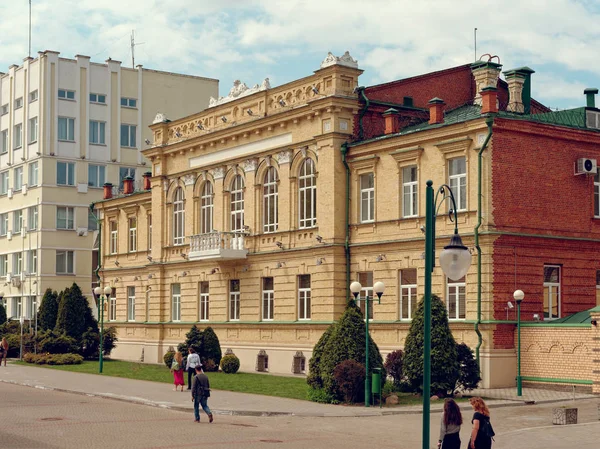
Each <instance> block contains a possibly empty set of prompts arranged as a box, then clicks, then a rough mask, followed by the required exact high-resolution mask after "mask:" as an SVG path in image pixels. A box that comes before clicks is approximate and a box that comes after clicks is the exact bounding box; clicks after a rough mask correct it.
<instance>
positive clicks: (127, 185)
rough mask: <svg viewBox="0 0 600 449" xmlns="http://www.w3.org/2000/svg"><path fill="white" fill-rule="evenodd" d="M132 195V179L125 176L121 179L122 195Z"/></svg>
mask: <svg viewBox="0 0 600 449" xmlns="http://www.w3.org/2000/svg"><path fill="white" fill-rule="evenodd" d="M132 193H133V178H132V177H131V176H126V177H125V179H123V194H125V195H130V194H132Z"/></svg>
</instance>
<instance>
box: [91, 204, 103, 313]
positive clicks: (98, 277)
mask: <svg viewBox="0 0 600 449" xmlns="http://www.w3.org/2000/svg"><path fill="white" fill-rule="evenodd" d="M90 212H91V213H92V215H93V216H94V218H95V219H96V223H98V266H97V267H96V269H95V270H94V274H95V275H96V279H98V285H100V275H99V274H98V273H99V272H100V268H101V267H102V263H101V260H102V222H101V221H100V220H98V217H96V214H94V203H92V204H90ZM98 316H100V315H98Z"/></svg>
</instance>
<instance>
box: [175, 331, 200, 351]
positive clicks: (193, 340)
mask: <svg viewBox="0 0 600 449" xmlns="http://www.w3.org/2000/svg"><path fill="white" fill-rule="evenodd" d="M190 347H191V348H194V351H196V353H197V354H198V355H200V354H201V353H202V331H201V330H200V329H198V327H197V326H196V325H193V326H192V327H191V329H190V330H189V332H188V333H187V334H185V342H183V343H180V344H179V345H177V350H178V351H179V352H181V354H183V356H184V357H185V356H186V355H187V353H188V348H190Z"/></svg>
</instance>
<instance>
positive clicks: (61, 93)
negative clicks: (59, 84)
mask: <svg viewBox="0 0 600 449" xmlns="http://www.w3.org/2000/svg"><path fill="white" fill-rule="evenodd" d="M58 98H60V99H61V100H75V91H74V90H67V89H58Z"/></svg>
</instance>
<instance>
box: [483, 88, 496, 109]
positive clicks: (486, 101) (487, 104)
mask: <svg viewBox="0 0 600 449" xmlns="http://www.w3.org/2000/svg"><path fill="white" fill-rule="evenodd" d="M495 112H498V89H496V88H495V87H491V86H488V87H484V88H483V90H482V91H481V113H482V114H490V113H495Z"/></svg>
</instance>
